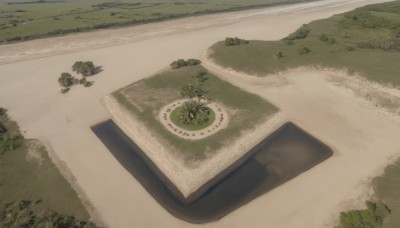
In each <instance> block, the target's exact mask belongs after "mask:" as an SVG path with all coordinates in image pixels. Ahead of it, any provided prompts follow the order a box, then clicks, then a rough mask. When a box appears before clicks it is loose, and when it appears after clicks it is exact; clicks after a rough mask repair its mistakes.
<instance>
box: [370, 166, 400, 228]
mask: <svg viewBox="0 0 400 228" xmlns="http://www.w3.org/2000/svg"><path fill="white" fill-rule="evenodd" d="M372 183H373V187H374V191H375V195H376V196H377V197H378V198H379V199H380V200H382V202H384V203H385V204H387V205H388V207H389V208H390V209H391V211H392V214H391V215H390V216H389V217H388V218H387V219H386V220H385V225H384V227H385V228H398V227H400V160H397V161H396V162H395V163H393V164H392V165H389V166H388V167H386V169H385V172H384V174H383V175H382V176H379V177H376V178H374V180H373V182H372Z"/></svg>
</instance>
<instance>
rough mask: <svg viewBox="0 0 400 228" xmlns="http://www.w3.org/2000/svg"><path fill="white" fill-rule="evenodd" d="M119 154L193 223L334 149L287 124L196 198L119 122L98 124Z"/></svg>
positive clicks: (213, 217)
mask: <svg viewBox="0 0 400 228" xmlns="http://www.w3.org/2000/svg"><path fill="white" fill-rule="evenodd" d="M92 130H93V131H94V133H95V134H96V135H97V136H98V137H99V139H100V140H101V141H102V142H103V143H104V144H105V145H106V146H107V148H108V149H109V150H110V152H111V153H112V154H113V155H114V157H115V158H116V159H117V160H118V161H119V162H120V163H121V164H122V165H123V166H124V167H125V169H126V170H128V171H129V172H130V173H131V174H132V175H133V176H134V177H135V178H136V179H137V180H138V181H139V182H140V183H141V184H142V185H143V187H144V188H145V189H146V190H147V191H148V192H149V193H150V194H151V195H152V196H153V197H154V199H155V200H157V201H158V203H159V204H160V205H161V206H163V207H164V208H165V209H166V210H167V211H169V212H170V213H171V214H172V215H174V216H176V217H178V218H180V219H182V220H185V221H188V222H191V223H206V222H211V221H215V220H218V219H220V218H222V217H223V216H225V215H227V214H228V213H230V212H232V211H233V210H235V209H237V208H239V207H240V206H242V205H244V204H246V203H248V202H250V201H251V200H253V199H255V198H256V197H258V196H260V195H262V194H264V193H266V192H268V191H270V190H271V189H273V188H275V187H277V186H279V185H281V184H283V183H284V182H286V181H288V180H290V179H292V178H294V177H296V176H297V175H299V174H301V173H302V172H304V171H306V170H308V169H310V168H312V167H313V166H315V165H317V164H318V163H320V162H322V161H323V160H325V159H327V158H329V157H330V156H331V155H332V150H331V149H330V148H329V147H327V146H326V145H324V144H322V143H321V142H320V141H318V140H317V139H315V138H313V137H312V136H310V135H309V134H307V133H306V132H304V131H303V130H301V129H300V128H298V127H297V126H296V125H294V124H292V123H287V124H285V125H283V126H282V127H281V128H280V129H278V130H277V131H276V132H274V133H273V134H272V135H271V136H269V137H267V138H266V139H265V140H264V141H262V142H261V143H260V144H259V145H257V146H256V147H255V148H253V149H252V151H250V152H249V153H250V154H251V156H250V157H249V158H246V159H247V160H244V161H242V162H243V164H242V165H241V166H239V167H238V168H237V169H235V170H234V171H231V172H230V173H227V174H226V177H225V178H223V179H222V180H221V181H219V182H218V183H217V184H215V185H213V186H208V187H209V189H208V190H207V191H206V192H205V193H204V194H203V195H201V196H200V197H199V198H197V199H196V200H195V201H193V202H191V203H184V202H183V201H182V200H180V199H179V198H180V197H181V195H180V193H179V191H177V189H176V187H175V186H174V185H173V184H172V183H170V182H169V181H168V179H167V178H165V176H164V175H163V174H162V173H161V172H160V171H159V170H158V169H157V168H156V167H155V166H154V164H152V162H151V161H150V160H149V159H148V158H147V157H146V156H145V155H144V154H143V152H142V151H141V150H140V148H139V147H138V146H137V145H136V144H135V143H134V142H133V141H132V140H131V139H130V138H129V137H128V136H126V135H125V134H124V133H123V132H122V130H121V129H119V128H118V126H117V125H115V124H114V122H113V121H111V120H109V121H106V122H103V123H100V124H98V125H96V126H93V127H92Z"/></svg>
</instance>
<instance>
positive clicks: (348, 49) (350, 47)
mask: <svg viewBox="0 0 400 228" xmlns="http://www.w3.org/2000/svg"><path fill="white" fill-rule="evenodd" d="M345 48H346V50H347V51H354V50H356V48H355V47H353V46H347V47H345Z"/></svg>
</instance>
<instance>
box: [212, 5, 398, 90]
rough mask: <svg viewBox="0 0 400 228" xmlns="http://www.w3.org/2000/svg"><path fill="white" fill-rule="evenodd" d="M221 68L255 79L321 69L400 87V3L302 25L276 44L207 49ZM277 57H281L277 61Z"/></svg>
mask: <svg viewBox="0 0 400 228" xmlns="http://www.w3.org/2000/svg"><path fill="white" fill-rule="evenodd" d="M211 50H212V52H211V58H213V59H214V61H215V62H216V63H218V64H220V65H222V66H224V67H229V68H232V69H234V70H237V71H241V72H245V73H248V74H253V75H260V76H262V75H267V74H272V73H276V72H278V71H282V70H287V69H290V68H295V67H300V66H307V65H312V66H314V65H319V66H323V67H331V68H339V69H343V68H345V69H348V70H349V71H350V72H351V73H352V72H358V73H361V74H362V75H363V76H365V77H366V78H367V79H369V80H372V81H376V82H380V83H385V84H392V85H394V86H399V85H400V68H399V67H398V63H399V62H400V52H399V51H400V2H399V1H395V2H391V3H384V4H375V5H369V6H365V7H362V8H359V9H356V10H354V11H351V12H348V13H344V14H340V15H335V16H333V17H331V18H329V19H324V20H319V21H314V22H311V23H310V24H307V25H303V26H302V27H301V28H299V29H298V30H297V31H296V32H294V33H293V34H290V35H289V36H288V37H286V38H285V39H283V40H280V41H250V43H249V44H247V45H238V46H226V45H225V44H224V42H223V41H221V42H218V43H216V44H215V45H213V46H212V47H211ZM276 53H281V55H279V58H276V56H277V55H276Z"/></svg>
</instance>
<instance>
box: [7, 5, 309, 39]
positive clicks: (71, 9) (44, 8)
mask: <svg viewBox="0 0 400 228" xmlns="http://www.w3.org/2000/svg"><path fill="white" fill-rule="evenodd" d="M310 1H313V0H248V1H237V0H214V1H210V0H202V1H190V2H189V1H177V0H155V1H151V2H149V1H142V2H114V1H109V2H107V1H102V0H86V1H76V0H65V1H43V0H40V1H23V2H22V3H23V4H10V3H15V1H11V0H10V1H9V3H7V1H6V3H2V1H0V43H8V42H16V41H24V40H30V39H36V38H42V37H48V36H57V35H64V34H67V33H74V32H84V31H90V30H94V29H103V28H111V27H121V26H129V25H135V24H143V23H150V22H157V21H163V20H170V19H174V18H180V17H187V16H193V15H203V14H212V13H218V12H227V11H237V10H243V9H249V8H256V7H267V6H273V5H278V4H290V3H298V2H310ZM17 3H18V2H17ZM20 3H21V2H20ZM38 3H40V4H38ZM55 3H56V4H55Z"/></svg>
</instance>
